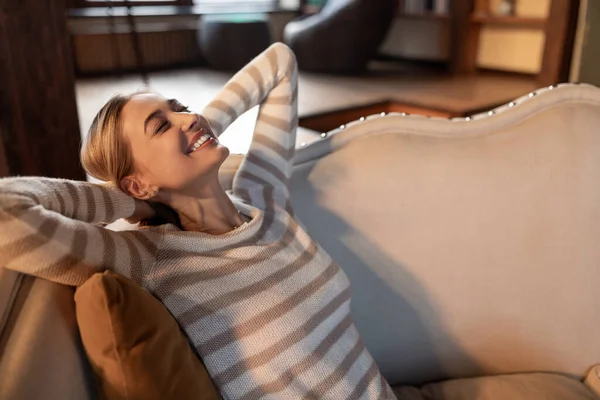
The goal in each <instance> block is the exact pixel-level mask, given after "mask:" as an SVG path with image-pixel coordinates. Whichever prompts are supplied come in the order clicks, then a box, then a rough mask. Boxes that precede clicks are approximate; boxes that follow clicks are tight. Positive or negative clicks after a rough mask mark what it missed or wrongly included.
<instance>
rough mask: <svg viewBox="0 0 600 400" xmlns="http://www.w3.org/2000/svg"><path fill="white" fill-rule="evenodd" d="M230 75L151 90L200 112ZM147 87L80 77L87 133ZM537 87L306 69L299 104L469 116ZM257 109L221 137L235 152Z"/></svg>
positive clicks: (510, 79)
mask: <svg viewBox="0 0 600 400" xmlns="http://www.w3.org/2000/svg"><path fill="white" fill-rule="evenodd" d="M230 77H231V74H228V73H223V72H216V71H212V70H206V69H194V70H177V71H169V72H159V73H153V74H151V77H150V89H151V90H153V91H156V92H158V93H160V94H162V95H164V96H166V97H175V98H177V99H179V100H180V101H181V102H182V103H183V104H186V105H188V106H190V108H192V109H193V110H198V111H199V110H201V109H202V107H203V106H204V105H205V104H207V103H208V102H209V101H210V100H211V99H212V97H213V96H214V95H215V94H216V93H217V92H218V91H219V89H220V88H221V87H222V86H223V84H224V83H225V82H226V81H227V80H228V79H229V78H230ZM142 88H143V84H142V80H141V79H140V77H139V76H137V75H129V76H124V77H121V78H118V77H109V78H95V79H80V80H78V81H77V85H76V94H77V103H78V111H79V121H80V126H81V129H82V134H85V132H87V129H88V128H89V126H90V124H91V122H92V119H93V118H94V115H95V114H96V112H97V111H98V110H99V109H100V107H101V106H102V105H103V104H104V103H105V102H106V100H108V99H109V98H110V96H112V95H114V94H117V93H129V92H132V91H136V90H139V89H142ZM537 88H538V85H537V84H536V83H535V82H534V80H533V79H532V78H528V77H523V76H513V75H499V74H495V75H494V74H482V75H479V76H465V77H452V76H448V75H445V74H441V73H439V74H432V73H427V74H418V73H415V72H407V73H405V74H399V73H397V72H396V73H393V74H386V73H382V72H379V73H374V74H371V75H370V76H363V77H345V76H327V75H316V74H308V73H301V74H300V81H299V94H298V97H299V99H298V108H299V113H300V116H301V117H302V116H309V115H313V114H320V113H323V112H326V111H331V110H337V109H343V108H347V107H353V106H357V105H364V104H368V103H374V102H379V101H382V100H396V101H398V102H404V103H407V104H412V105H416V106H421V107H424V108H432V109H437V110H446V111H448V112H449V113H452V114H454V115H468V114H469V113H470V112H473V111H476V110H477V111H479V110H484V109H486V108H492V107H494V106H496V105H499V104H502V103H505V102H509V101H510V100H512V99H514V98H516V97H519V96H521V95H523V94H526V93H528V92H530V91H532V90H534V89H537ZM256 113H257V110H256V109H254V110H251V111H250V112H248V113H246V114H245V115H243V116H242V117H240V118H239V119H238V121H236V123H234V124H233V125H232V126H231V127H230V128H229V129H228V130H227V131H226V132H225V134H223V136H222V137H221V141H222V143H223V144H225V145H226V146H228V147H229V148H230V150H231V151H232V152H233V153H245V152H246V150H247V148H248V146H249V143H250V139H251V132H252V130H253V126H254V120H255V119H256ZM300 140H302V138H299V141H300Z"/></svg>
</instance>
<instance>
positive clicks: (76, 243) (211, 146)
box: [0, 44, 394, 400]
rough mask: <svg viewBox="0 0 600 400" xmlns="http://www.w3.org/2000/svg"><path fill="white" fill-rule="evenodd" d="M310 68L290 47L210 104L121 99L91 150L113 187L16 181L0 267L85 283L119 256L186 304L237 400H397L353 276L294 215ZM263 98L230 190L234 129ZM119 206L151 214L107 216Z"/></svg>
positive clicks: (126, 269)
mask: <svg viewBox="0 0 600 400" xmlns="http://www.w3.org/2000/svg"><path fill="white" fill-rule="evenodd" d="M296 81H297V68H296V61H295V57H294V55H293V53H292V52H291V51H290V50H289V49H288V48H287V47H286V46H285V45H283V44H275V45H273V46H271V47H270V48H269V49H267V50H266V51H265V52H264V53H262V54H261V55H259V56H258V57H257V58H256V59H254V60H253V61H252V62H251V63H250V64H248V65H247V66H246V67H244V68H243V69H242V70H241V71H240V72H238V73H237V74H236V75H235V76H234V77H233V78H232V79H231V80H230V81H229V82H228V83H227V85H226V86H225V87H224V89H223V90H222V91H221V92H220V94H219V95H218V96H217V97H216V99H215V100H214V101H213V102H211V103H210V104H209V105H208V106H207V107H206V109H204V110H203V112H202V114H194V113H191V112H189V110H188V109H187V108H186V107H184V106H182V105H181V104H180V103H179V102H177V101H176V100H167V99H165V98H163V97H161V96H159V95H157V94H152V93H138V94H134V95H130V96H117V97H115V98H113V99H112V100H110V101H109V102H108V103H107V104H106V105H105V106H104V107H103V108H102V109H101V110H100V112H99V113H98V115H97V116H96V118H95V120H94V122H93V124H92V126H91V129H90V132H89V135H88V136H87V139H86V143H85V144H84V147H83V149H82V157H81V159H82V163H83V166H84V167H85V169H86V171H87V172H88V173H89V174H90V175H92V176H94V177H96V178H98V179H101V180H103V181H106V182H108V183H109V184H110V185H95V184H90V183H85V182H74V181H67V180H58V179H49V178H37V177H35V178H7V179H2V180H0V265H3V266H5V267H7V268H10V269H13V270H17V271H21V272H23V273H26V274H31V275H35V276H38V277H41V278H45V279H49V280H51V281H54V282H58V283H61V284H65V285H73V286H77V285H80V284H82V283H83V282H85V280H86V279H88V278H89V277H90V276H91V275H92V274H94V273H96V272H99V271H102V270H105V269H112V270H115V271H117V272H119V273H121V274H123V275H126V276H128V277H130V278H131V279H132V280H134V281H135V282H137V283H138V284H139V285H140V286H142V287H144V288H146V289H148V290H149V291H150V292H151V293H153V294H154V295H155V296H156V297H157V298H158V299H160V300H161V301H162V303H163V304H164V305H165V306H166V307H167V308H168V309H169V310H170V312H171V313H172V314H173V315H174V316H175V318H176V319H177V321H178V323H179V325H180V327H181V328H182V329H183V330H184V331H185V333H186V334H187V336H188V338H189V340H190V342H191V343H192V345H193V346H194V347H195V349H196V351H197V353H198V354H199V355H200V356H201V357H202V360H203V361H204V363H205V365H206V367H207V370H208V371H209V373H210V375H211V376H212V378H213V379H214V381H215V383H216V384H217V386H218V387H219V389H220V390H221V393H222V395H223V397H224V398H226V399H248V400H255V399H263V398H264V399H294V400H295V399H336V400H337V399H394V395H393V393H392V391H391V389H390V387H389V385H388V384H387V382H386V381H385V380H384V379H383V377H382V376H381V375H380V373H379V370H378V368H377V366H376V364H375V362H374V360H373V359H372V357H371V355H370V354H369V352H368V351H367V349H366V348H365V347H364V344H363V342H362V340H361V338H360V336H359V334H358V332H357V330H356V328H355V326H354V324H353V322H352V320H351V318H350V313H349V303H350V289H349V282H348V280H347V278H346V276H345V275H344V273H343V272H342V271H341V270H340V268H339V267H338V266H337V265H336V264H335V262H333V261H332V259H331V258H330V257H329V256H328V255H327V253H326V252H325V251H324V250H323V249H322V248H321V247H320V246H319V245H318V244H317V243H316V242H315V241H313V240H312V239H311V238H310V237H309V236H308V234H307V233H306V232H305V231H304V230H303V229H302V228H301V227H300V226H299V225H298V223H297V222H296V221H295V220H294V217H293V215H292V212H291V206H290V200H289V188H288V182H289V178H290V174H291V171H292V157H293V155H294V145H295V137H296V133H295V132H296V126H297V105H296V95H297V90H296V86H297V85H296ZM257 104H260V110H259V116H258V121H257V124H256V128H255V132H254V136H253V139H252V144H251V147H250V150H249V151H248V153H247V155H246V156H245V158H244V161H243V162H242V164H241V166H240V169H239V171H238V172H237V174H236V176H235V179H234V181H233V189H232V195H230V194H229V193H226V192H225V191H224V190H223V189H222V188H221V186H220V185H219V181H218V170H219V167H220V166H221V164H222V163H223V161H224V160H225V159H226V157H227V156H228V154H229V151H228V149H227V148H225V147H224V146H222V145H221V144H220V143H219V142H218V137H219V134H220V133H221V132H223V130H225V128H227V126H228V125H229V124H230V123H231V122H233V121H234V120H235V119H236V118H237V117H238V116H239V115H241V114H242V113H243V112H245V111H246V110H248V109H249V108H251V107H253V106H255V105H257ZM151 205H152V206H151ZM155 210H158V214H157V213H156V212H155ZM119 218H130V219H133V220H138V221H139V220H143V223H142V224H140V227H139V228H138V229H137V230H134V231H123V232H113V231H109V230H107V229H104V228H103V227H102V226H101V225H102V224H103V223H110V222H112V221H115V220H116V219H119Z"/></svg>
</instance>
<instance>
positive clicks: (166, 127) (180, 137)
mask: <svg viewBox="0 0 600 400" xmlns="http://www.w3.org/2000/svg"><path fill="white" fill-rule="evenodd" d="M121 115H122V121H123V132H124V135H125V136H126V138H127V140H129V143H130V146H131V151H132V153H133V159H134V163H135V169H136V172H137V174H136V175H137V177H138V178H139V179H140V180H142V181H143V184H145V185H148V186H154V187H156V188H159V189H167V190H174V191H177V190H185V189H188V188H190V187H197V185H202V184H203V183H206V182H208V181H209V180H210V179H214V178H216V177H217V173H218V170H219V167H220V166H221V164H222V163H223V161H225V159H226V158H227V156H228V155H229V149H227V147H225V146H223V145H221V144H220V143H219V142H217V140H216V137H215V136H214V134H213V132H212V130H211V128H210V126H209V124H208V121H207V120H206V119H205V118H204V117H202V116H200V115H198V114H193V113H190V112H189V110H188V109H187V108H186V107H184V106H183V105H181V104H180V103H179V102H178V101H177V100H173V99H170V100H168V99H165V98H164V97H162V96H160V95H157V94H153V93H144V94H136V95H134V96H133V97H132V98H131V100H130V101H129V102H128V103H127V104H126V105H125V106H124V107H123V110H122V114H121ZM206 135H208V136H206ZM207 138H209V139H208V140H207ZM199 144H201V145H200V146H198V145H199Z"/></svg>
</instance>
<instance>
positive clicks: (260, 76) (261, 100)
mask: <svg viewBox="0 0 600 400" xmlns="http://www.w3.org/2000/svg"><path fill="white" fill-rule="evenodd" d="M297 80H298V68H297V65H296V57H295V56H294V53H293V52H292V51H291V50H290V48H289V47H287V46H286V45H284V44H282V43H275V44H274V45H272V46H271V47H269V48H268V49H267V50H265V51H264V52H263V53H262V54H260V55H259V56H258V57H256V58H255V59H254V60H252V61H251V62H250V63H249V64H248V65H246V66H245V67H244V68H243V69H242V70H241V71H240V72H238V73H237V74H236V75H235V76H234V77H233V78H231V80H230V81H229V82H228V83H227V84H226V85H225V87H224V88H223V90H222V91H221V92H220V93H219V95H218V96H217V97H216V98H215V100H213V101H212V102H211V103H210V104H209V105H208V106H207V107H206V108H205V109H204V111H203V115H204V116H205V117H206V118H207V119H208V120H209V122H210V124H211V126H212V127H213V129H214V130H215V131H216V133H217V134H220V133H221V132H223V131H224V130H225V128H227V127H228V126H229V125H230V124H231V123H232V122H233V121H234V120H235V119H236V118H237V117H239V116H240V115H241V114H243V113H244V112H246V111H247V110H249V109H250V108H252V107H254V106H255V105H257V104H260V109H259V113H258V120H257V123H256V128H255V131H254V135H253V137H252V143H251V145H250V149H249V151H248V153H247V154H246V157H245V158H244V161H243V162H242V164H241V166H240V169H239V170H238V172H237V174H236V177H235V179H234V181H233V191H234V193H235V194H236V195H238V196H240V197H242V198H245V199H247V200H248V201H250V202H252V203H253V204H256V205H260V204H261V203H264V202H265V201H266V202H269V201H273V202H276V203H279V204H280V205H281V206H282V207H285V208H287V209H288V210H289V209H290V207H289V188H288V182H289V178H290V176H291V173H292V158H293V156H294V149H295V144H296V128H297V126H298V106H297V101H296V99H297ZM265 187H273V188H275V190H273V191H271V190H266V191H265V193H272V194H271V195H270V196H271V198H270V199H264V197H267V196H266V195H265V193H263V189H264V188H265ZM255 188H258V189H259V191H253V189H255ZM253 197H255V198H253Z"/></svg>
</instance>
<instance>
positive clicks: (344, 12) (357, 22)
mask: <svg viewBox="0 0 600 400" xmlns="http://www.w3.org/2000/svg"><path fill="white" fill-rule="evenodd" d="M397 6H398V0H329V1H327V3H326V4H325V7H323V9H322V10H321V11H320V12H318V13H316V14H314V15H310V16H303V17H300V18H299V19H297V20H295V21H292V22H290V23H288V24H287V25H286V27H285V30H284V41H285V43H286V44H287V45H288V46H290V47H291V48H292V50H293V51H294V53H296V58H297V60H298V66H299V68H300V69H301V70H305V71H315V72H326V73H355V72H362V71H364V70H365V69H366V68H367V63H368V62H369V61H370V60H372V59H373V57H375V55H376V54H377V51H378V49H379V46H380V45H381V43H382V42H383V40H384V39H385V37H386V34H387V32H388V30H389V28H390V26H391V23H392V21H393V19H394V16H395V10H396V9H397Z"/></svg>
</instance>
